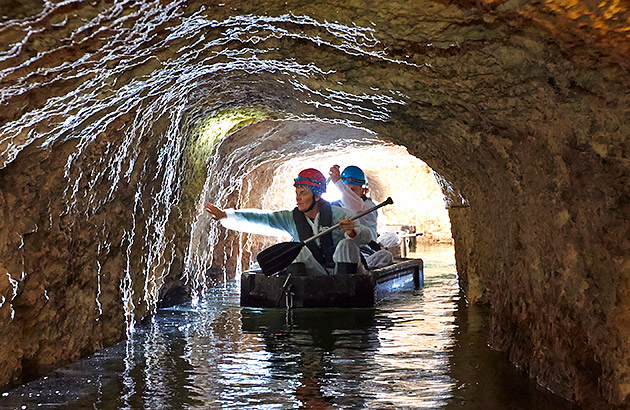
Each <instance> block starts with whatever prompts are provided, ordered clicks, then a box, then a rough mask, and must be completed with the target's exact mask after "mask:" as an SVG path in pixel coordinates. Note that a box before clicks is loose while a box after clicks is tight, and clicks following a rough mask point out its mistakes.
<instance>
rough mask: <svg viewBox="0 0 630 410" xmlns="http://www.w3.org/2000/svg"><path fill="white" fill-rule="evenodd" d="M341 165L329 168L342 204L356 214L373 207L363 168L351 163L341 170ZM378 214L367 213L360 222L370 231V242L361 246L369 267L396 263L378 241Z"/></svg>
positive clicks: (392, 256)
mask: <svg viewBox="0 0 630 410" xmlns="http://www.w3.org/2000/svg"><path fill="white" fill-rule="evenodd" d="M340 170H341V167H340V166H339V165H333V166H332V167H331V168H330V170H329V175H330V180H331V181H332V182H333V183H334V184H335V186H336V187H337V189H338V190H339V192H341V199H340V201H339V202H340V205H341V206H342V207H344V208H347V209H349V210H351V211H352V212H353V213H354V215H356V214H358V213H359V212H363V211H365V210H367V209H370V208H372V207H373V206H374V205H375V203H374V201H372V199H371V198H370V197H368V196H367V195H368V192H369V188H368V181H367V178H366V176H365V173H364V172H363V170H362V169H361V168H359V167H357V166H356V165H350V166H347V167H346V168H344V170H343V172H340ZM377 216H378V214H377V213H376V212H371V213H369V214H367V215H365V216H364V217H363V218H361V220H360V222H359V223H360V224H361V225H364V226H365V227H367V228H368V229H369V231H370V242H369V243H368V244H367V246H362V247H361V252H362V253H363V256H364V257H365V261H366V264H367V266H368V267H369V268H377V267H383V266H388V265H391V264H392V263H394V255H392V253H391V252H389V251H388V250H385V249H381V248H382V247H381V245H379V244H378V243H377V238H378V232H377V225H378V224H377Z"/></svg>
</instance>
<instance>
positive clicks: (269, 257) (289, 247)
mask: <svg viewBox="0 0 630 410" xmlns="http://www.w3.org/2000/svg"><path fill="white" fill-rule="evenodd" d="M303 246H304V244H303V243H302V242H282V243H277V244H275V245H272V246H270V247H268V248H267V249H265V250H263V251H262V252H260V253H259V254H258V256H257V257H256V260H258V265H259V266H260V269H262V271H263V273H264V274H265V275H267V276H270V275H273V274H274V273H276V272H279V271H281V270H282V269H284V268H286V267H287V266H289V265H290V264H291V262H293V261H294V260H295V258H296V257H297V256H298V254H299V253H300V251H301V250H302V247H303Z"/></svg>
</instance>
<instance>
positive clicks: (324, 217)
mask: <svg viewBox="0 0 630 410" xmlns="http://www.w3.org/2000/svg"><path fill="white" fill-rule="evenodd" d="M293 221H294V222H295V226H296V228H297V231H298V237H299V238H300V240H301V241H305V240H307V239H308V238H310V237H312V236H313V235H315V234H314V233H313V227H312V226H311V224H309V223H308V221H307V220H306V216H305V215H304V212H301V211H300V210H299V209H298V208H297V207H295V209H294V210H293ZM332 225H333V223H332V206H331V205H330V204H329V203H328V202H326V201H324V200H323V199H320V200H319V228H320V229H322V228H328V227H330V226H332ZM319 243H320V244H319V245H317V243H316V242H315V241H311V242H308V243H307V244H306V247H307V248H308V249H309V250H310V251H311V253H312V254H313V256H314V257H315V260H317V262H319V263H320V264H321V265H322V266H324V267H327V268H333V267H334V266H335V262H334V261H333V253H335V245H334V244H333V238H332V231H331V232H328V233H327V234H325V235H323V236H320V237H319Z"/></svg>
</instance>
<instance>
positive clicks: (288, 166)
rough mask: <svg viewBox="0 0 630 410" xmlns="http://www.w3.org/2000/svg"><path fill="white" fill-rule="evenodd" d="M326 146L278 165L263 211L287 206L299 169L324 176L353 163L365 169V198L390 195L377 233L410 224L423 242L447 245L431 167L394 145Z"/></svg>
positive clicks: (330, 192)
mask: <svg viewBox="0 0 630 410" xmlns="http://www.w3.org/2000/svg"><path fill="white" fill-rule="evenodd" d="M324 149H325V148H323V149H322V150H320V151H318V152H313V151H311V152H306V153H305V154H304V155H303V156H300V157H293V158H292V159H289V160H287V161H286V162H284V163H282V164H281V165H279V166H278V167H277V169H276V171H275V175H274V180H273V182H272V184H271V186H269V187H268V188H267V190H266V193H265V194H264V195H263V198H262V208H264V209H274V210H276V209H292V208H293V207H295V192H294V189H293V185H292V181H293V178H295V175H297V174H298V173H299V171H300V170H302V169H304V168H316V169H318V170H320V171H321V172H322V173H323V174H324V175H326V176H327V175H328V172H329V169H330V167H332V166H333V165H339V166H340V167H341V169H342V170H343V168H345V167H346V166H348V165H357V166H359V167H361V169H363V171H364V172H365V174H366V176H367V178H368V183H369V186H370V192H369V196H371V198H372V199H373V200H374V201H375V202H377V203H378V202H381V201H383V200H385V199H386V198H387V197H389V196H391V197H392V199H393V200H394V204H393V205H391V206H387V207H384V208H381V210H380V212H379V233H383V232H385V231H397V230H398V229H399V228H400V227H401V226H414V227H415V229H416V232H422V233H423V235H424V236H423V237H422V241H424V242H427V243H429V242H440V243H452V235H451V225H450V219H449V216H448V210H447V209H446V206H445V200H444V196H443V194H442V190H441V188H440V186H439V184H438V182H437V181H436V178H435V176H434V174H433V171H432V169H431V168H430V167H429V166H428V165H426V164H425V163H424V162H423V161H421V160H420V159H418V158H416V157H414V156H413V155H411V154H409V152H408V151H407V150H406V148H404V147H401V146H395V145H391V144H389V145H386V144H373V145H369V146H365V145H362V146H355V147H353V146H351V145H350V146H347V147H344V148H341V149H339V148H337V149H336V150H334V151H331V150H330V149H328V150H326V151H324ZM323 197H324V199H326V200H327V201H334V200H336V199H338V198H339V197H340V193H339V191H338V189H337V188H336V187H334V185H333V184H332V183H331V184H328V188H327V192H326V194H324V195H323Z"/></svg>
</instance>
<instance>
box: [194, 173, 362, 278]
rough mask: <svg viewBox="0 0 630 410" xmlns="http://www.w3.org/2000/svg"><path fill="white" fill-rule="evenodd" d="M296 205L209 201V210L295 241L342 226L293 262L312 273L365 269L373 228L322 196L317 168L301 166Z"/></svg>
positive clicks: (311, 244) (215, 215) (225, 219)
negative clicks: (270, 207) (256, 206)
mask: <svg viewBox="0 0 630 410" xmlns="http://www.w3.org/2000/svg"><path fill="white" fill-rule="evenodd" d="M293 186H294V187H295V199H296V203H297V206H296V207H295V209H293V210H292V211H289V210H283V211H260V210H234V209H226V210H222V209H219V208H217V207H216V206H214V205H212V204H210V203H208V204H206V211H207V212H208V213H209V214H210V215H212V218H213V219H215V220H220V221H221V222H222V224H223V225H224V226H226V225H228V226H229V224H226V223H225V222H228V221H230V220H231V221H232V222H240V223H246V224H252V225H259V226H260V225H262V226H267V227H270V228H274V229H277V230H280V231H283V232H286V233H288V234H289V235H291V236H292V237H293V239H294V240H295V241H304V240H306V239H308V238H310V237H312V236H314V235H316V234H318V233H319V232H321V231H323V230H324V229H326V228H328V227H330V226H333V225H335V224H337V223H338V224H339V228H341V229H335V230H333V231H332V232H329V233H327V234H325V235H323V236H322V237H320V238H318V239H316V240H315V241H311V242H309V243H307V244H306V246H304V247H303V248H302V250H301V252H300V254H299V255H298V256H297V258H296V259H295V261H294V263H297V264H300V263H303V264H304V266H305V268H306V272H307V273H308V274H311V275H329V274H332V273H334V274H352V273H362V272H363V271H364V268H363V265H362V264H361V252H360V250H359V247H360V246H362V245H365V244H367V243H368V242H369V241H370V231H369V230H368V229H367V228H366V227H364V226H362V225H360V224H355V223H354V221H352V220H351V219H349V218H351V217H352V215H351V212H350V211H348V210H347V209H344V208H342V207H339V206H335V205H331V204H330V203H328V202H326V201H325V200H324V199H322V194H323V193H324V192H326V178H325V177H324V175H323V174H322V173H321V172H319V171H318V170H316V169H314V168H307V169H304V170H302V171H301V172H300V173H299V174H298V177H297V178H295V180H294V184H293Z"/></svg>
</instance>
